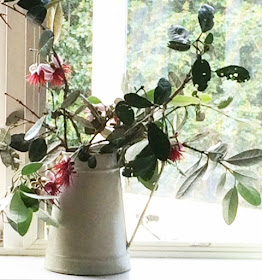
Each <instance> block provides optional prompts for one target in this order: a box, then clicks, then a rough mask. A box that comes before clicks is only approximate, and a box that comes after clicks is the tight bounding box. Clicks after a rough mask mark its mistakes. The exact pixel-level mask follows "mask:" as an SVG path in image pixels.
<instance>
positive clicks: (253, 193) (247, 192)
mask: <svg viewBox="0 0 262 280" xmlns="http://www.w3.org/2000/svg"><path fill="white" fill-rule="evenodd" d="M237 191H238V192H239V194H240V195H241V196H242V197H243V198H244V199H245V200H246V201H247V202H248V203H250V204H251V205H254V206H258V205H260V204H261V196H260V193H259V192H258V191H257V190H256V189H255V188H253V187H249V186H244V185H242V184H241V183H239V184H238V185H237Z"/></svg>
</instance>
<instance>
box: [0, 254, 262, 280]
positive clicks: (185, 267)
mask: <svg viewBox="0 0 262 280" xmlns="http://www.w3.org/2000/svg"><path fill="white" fill-rule="evenodd" d="M131 267H132V269H131V271H130V272H128V273H123V274H119V275H113V276H107V277H83V276H77V277H76V276H70V275H63V274H58V273H53V272H50V271H47V270H45V269H44V258H43V257H14V256H0V279H34V280H38V279H39V280H47V279H52V280H55V279H61V280H67V279H90V280H92V279H93V280H94V279H99V280H103V279H105V280H106V279H108V280H109V279H110V280H113V279H114V280H156V279H157V280H159V279H163V280H173V279H179V280H191V279H197V280H198V279H201V280H210V279H213V280H221V279H237V280H246V279H259V277H260V275H261V267H262V260H222V259H218V260H215V259H170V258H168V259H165V258H162V259H152V258H150V259H146V258H132V259H131Z"/></svg>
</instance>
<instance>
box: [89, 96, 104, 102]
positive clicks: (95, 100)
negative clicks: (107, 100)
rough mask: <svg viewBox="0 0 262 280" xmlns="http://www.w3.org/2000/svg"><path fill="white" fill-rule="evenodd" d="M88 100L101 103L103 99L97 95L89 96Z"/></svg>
mask: <svg viewBox="0 0 262 280" xmlns="http://www.w3.org/2000/svg"><path fill="white" fill-rule="evenodd" d="M87 100H88V101H89V102H90V103H92V104H100V103H102V101H101V100H100V99H99V98H97V97H95V96H89V97H88V98H87Z"/></svg>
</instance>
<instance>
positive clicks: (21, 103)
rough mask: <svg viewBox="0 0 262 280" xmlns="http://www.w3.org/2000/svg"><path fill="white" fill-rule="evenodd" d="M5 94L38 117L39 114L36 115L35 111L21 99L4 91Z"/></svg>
mask: <svg viewBox="0 0 262 280" xmlns="http://www.w3.org/2000/svg"><path fill="white" fill-rule="evenodd" d="M5 95H6V96H8V97H10V98H12V99H13V100H15V101H16V102H17V103H19V104H20V105H22V106H23V107H24V108H26V110H28V111H29V112H30V113H31V114H32V115H34V116H35V117H36V118H38V119H40V116H38V115H37V113H36V112H34V111H33V110H32V109H30V108H29V107H28V106H27V105H25V104H24V103H23V102H22V101H21V100H19V99H17V98H15V97H13V96H12V95H10V94H9V93H7V92H5Z"/></svg>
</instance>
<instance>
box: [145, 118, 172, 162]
mask: <svg viewBox="0 0 262 280" xmlns="http://www.w3.org/2000/svg"><path fill="white" fill-rule="evenodd" d="M148 141H149V145H150V146H151V148H152V151H153V153H154V154H155V156H156V157H157V158H158V159H160V160H162V161H165V160H167V159H168V158H169V155H170V148H171V146H170V142H169V139H168V137H167V135H166V134H165V133H164V132H163V131H162V130H161V129H160V128H159V127H158V126H157V125H156V124H155V123H149V124H148Z"/></svg>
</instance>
